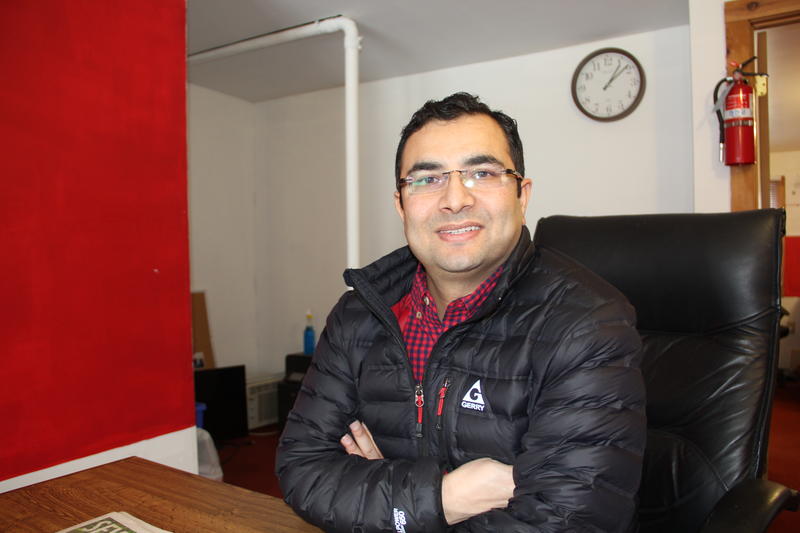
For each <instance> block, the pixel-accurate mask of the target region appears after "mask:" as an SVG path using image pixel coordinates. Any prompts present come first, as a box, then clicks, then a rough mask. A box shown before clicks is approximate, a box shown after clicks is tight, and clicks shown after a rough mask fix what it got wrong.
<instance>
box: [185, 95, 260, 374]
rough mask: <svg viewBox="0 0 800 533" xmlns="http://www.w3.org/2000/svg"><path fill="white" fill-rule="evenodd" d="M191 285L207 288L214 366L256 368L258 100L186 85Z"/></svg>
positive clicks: (197, 288)
mask: <svg viewBox="0 0 800 533" xmlns="http://www.w3.org/2000/svg"><path fill="white" fill-rule="evenodd" d="M188 106H189V113H188V122H189V124H188V136H189V215H190V217H189V221H190V249H191V286H192V291H205V293H206V304H207V309H208V320H209V326H210V329H211V341H212V345H213V348H214V355H215V357H216V363H217V366H227V365H234V364H246V365H247V372H248V377H249V374H250V373H251V372H253V371H258V368H259V366H258V363H259V358H258V350H257V347H256V335H255V320H256V305H255V301H256V292H255V261H254V255H253V254H254V244H255V241H254V233H255V228H256V225H255V195H254V192H255V190H254V185H253V179H254V169H255V166H254V157H255V156H254V151H253V147H254V139H255V137H254V130H255V121H254V117H255V114H254V110H255V107H254V106H253V104H251V103H248V102H245V101H244V100H240V99H238V98H233V97H231V96H227V95H224V94H221V93H218V92H216V91H212V90H209V89H205V88H203V87H198V86H194V85H190V86H189V92H188Z"/></svg>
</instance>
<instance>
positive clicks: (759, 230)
mask: <svg viewBox="0 0 800 533" xmlns="http://www.w3.org/2000/svg"><path fill="white" fill-rule="evenodd" d="M784 219H785V216H784V212H783V211H782V210H777V209H764V210H758V211H746V212H738V213H719V214H668V215H626V216H608V217H567V216H553V217H548V218H543V219H541V220H540V221H539V223H538V226H537V228H536V234H535V236H534V242H535V243H536V244H538V245H540V246H546V247H548V248H553V249H556V250H559V251H561V252H563V253H565V254H567V255H569V256H571V257H572V258H574V259H575V260H577V261H578V262H580V263H582V264H584V265H585V266H587V267H588V268H589V269H591V270H593V271H594V272H596V273H597V274H599V275H600V276H601V277H603V278H605V279H606V280H607V281H608V282H609V283H611V284H612V285H614V286H616V287H617V288H618V289H619V290H620V291H621V292H622V293H623V294H625V296H626V297H627V298H628V300H629V301H630V302H631V303H632V304H633V306H634V307H635V308H636V312H637V317H638V318H637V320H638V322H637V324H638V328H639V333H640V334H641V336H642V342H643V361H642V373H643V375H644V379H645V384H646V387H647V418H648V423H647V426H648V435H647V449H646V451H645V458H644V469H643V473H642V485H641V488H640V490H639V526H640V531H641V532H642V533H653V532H665V533H666V532H670V533H673V532H681V533H692V532H695V531H697V530H698V529H699V528H700V527H701V526H702V524H703V522H704V521H705V519H706V517H707V516H708V514H709V512H710V511H711V508H712V507H713V505H714V504H715V503H716V502H717V500H719V498H720V497H722V495H723V494H724V493H725V492H727V491H728V490H730V488H731V487H733V486H734V485H736V484H737V483H738V482H740V481H742V480H743V479H747V478H755V477H758V476H761V475H762V474H763V473H764V471H765V466H766V453H767V437H768V433H769V419H770V412H771V409H772V394H773V386H774V381H775V380H774V376H775V372H776V369H777V353H778V323H779V320H780V292H781V291H780V265H781V250H782V244H781V239H782V237H783V233H784Z"/></svg>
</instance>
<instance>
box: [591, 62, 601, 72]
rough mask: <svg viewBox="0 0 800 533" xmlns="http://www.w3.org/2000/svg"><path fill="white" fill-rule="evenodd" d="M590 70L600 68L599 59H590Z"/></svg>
mask: <svg viewBox="0 0 800 533" xmlns="http://www.w3.org/2000/svg"><path fill="white" fill-rule="evenodd" d="M592 70H594V71H595V72H597V71H598V70H600V62H599V61H596V60H595V61H592Z"/></svg>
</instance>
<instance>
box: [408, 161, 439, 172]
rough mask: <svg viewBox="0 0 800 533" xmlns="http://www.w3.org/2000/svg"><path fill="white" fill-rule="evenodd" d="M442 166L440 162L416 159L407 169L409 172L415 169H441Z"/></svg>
mask: <svg viewBox="0 0 800 533" xmlns="http://www.w3.org/2000/svg"><path fill="white" fill-rule="evenodd" d="M442 168H443V166H442V164H441V163H437V162H436V161H417V162H416V163H414V164H413V165H412V166H411V168H409V169H408V173H409V174H411V173H412V172H416V171H417V170H441V169H442Z"/></svg>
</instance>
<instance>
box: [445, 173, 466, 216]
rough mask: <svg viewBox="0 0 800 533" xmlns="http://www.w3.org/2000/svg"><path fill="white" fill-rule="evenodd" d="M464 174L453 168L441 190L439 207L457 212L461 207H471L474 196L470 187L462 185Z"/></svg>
mask: <svg viewBox="0 0 800 533" xmlns="http://www.w3.org/2000/svg"><path fill="white" fill-rule="evenodd" d="M463 177H464V174H463V173H462V172H461V171H458V170H454V171H453V172H452V173H451V174H450V179H448V180H447V187H445V189H444V191H443V192H442V196H441V199H440V202H439V207H440V208H441V209H445V210H447V211H451V212H453V213H458V212H460V211H461V210H462V209H465V208H469V207H472V205H473V204H474V203H475V196H474V195H473V192H472V189H469V188H468V187H466V186H465V185H464V181H463V179H462V178H463Z"/></svg>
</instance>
